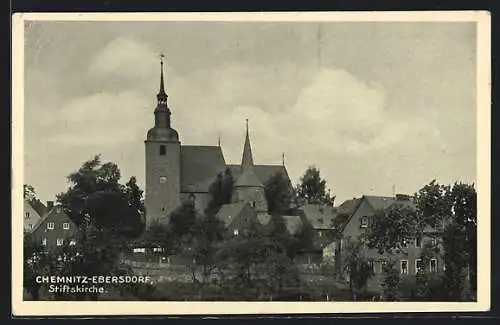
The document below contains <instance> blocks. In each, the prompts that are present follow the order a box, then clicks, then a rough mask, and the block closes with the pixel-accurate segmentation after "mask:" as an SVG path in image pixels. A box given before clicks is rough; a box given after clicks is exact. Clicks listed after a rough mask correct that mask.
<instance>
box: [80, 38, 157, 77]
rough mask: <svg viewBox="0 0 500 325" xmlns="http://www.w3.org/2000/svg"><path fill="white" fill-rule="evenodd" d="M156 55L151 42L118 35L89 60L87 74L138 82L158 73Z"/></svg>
mask: <svg viewBox="0 0 500 325" xmlns="http://www.w3.org/2000/svg"><path fill="white" fill-rule="evenodd" d="M158 55H159V51H156V49H155V48H154V46H152V45H151V43H147V42H143V41H140V40H136V39H130V38H125V37H119V38H116V39H114V40H113V41H111V42H110V43H109V44H107V45H106V47H104V49H102V51H100V52H99V53H98V54H97V55H96V56H95V57H94V58H93V59H92V60H91V62H90V64H89V68H88V72H89V76H90V77H91V78H98V79H99V78H104V79H116V80H117V81H120V82H123V81H124V80H129V81H134V82H135V83H138V82H141V81H143V80H145V79H147V78H149V77H150V76H151V75H152V74H154V73H158Z"/></svg>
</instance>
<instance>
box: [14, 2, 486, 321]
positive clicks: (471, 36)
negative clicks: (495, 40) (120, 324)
mask: <svg viewBox="0 0 500 325" xmlns="http://www.w3.org/2000/svg"><path fill="white" fill-rule="evenodd" d="M13 28H14V32H13V65H12V69H13V70H12V71H13V107H12V126H13V128H12V130H13V131H12V132H13V133H12V147H13V156H12V161H13V187H12V197H13V201H12V202H13V210H12V237H13V259H12V269H13V282H12V283H13V286H12V296H13V303H14V310H13V311H14V313H16V310H17V311H18V312H19V313H20V314H25V315H35V316H36V315H45V314H47V313H48V314H51V315H66V314H89V313H91V314H103V315H105V314H110V313H113V314H122V315H126V314H129V313H132V314H165V313H166V314H190V313H196V314H204V313H206V314H214V313H216V314H240V313H245V314H259V313H264V314H265V313H268V314H269V313H274V314H279V313H311V312H312V313H339V312H340V313H342V312H371V311H375V312H391V311H412V312H415V311H426V310H429V311H460V310H468V311H481V310H487V309H488V308H489V301H490V300H489V299H490V297H489V294H490V292H489V290H490V289H489V287H490V271H489V266H490V241H489V240H490V229H489V223H490V206H489V202H490V201H489V200H490V165H489V164H490V158H489V157H490V156H489V155H490V133H489V132H490V110H491V107H490V105H491V104H490V99H489V96H490V53H489V48H490V47H489V46H490V44H489V42H490V37H489V33H490V30H489V28H490V25H489V15H488V14H487V13H485V12H472V11H471V12H461V13H458V12H441V13H437V12H434V13H432V12H427V13H424V12H420V13H419V12H407V13H402V12H401V13H398V14H391V13H390V12H386V13H382V12H380V13H374V12H370V13H369V12H365V13H358V14H354V13H348V12H346V13H326V12H324V13H321V14H318V13H316V14H315V13H307V12H304V13H281V14H280V13H274V14H273V13H245V14H243V13H224V14H222V13H200V14H196V13H185V14H180V13H178V14H175V13H163V14H112V13H108V14H18V15H17V16H16V17H15V19H14V25H13ZM478 248H479V249H478ZM88 302H94V303H93V304H91V305H89V304H88ZM125 302H137V304H135V303H134V304H127V305H124V303H125ZM153 302H154V303H153ZM196 306H198V307H196ZM94 307H95V308H94ZM73 309H75V310H73ZM205 310H206V311H205Z"/></svg>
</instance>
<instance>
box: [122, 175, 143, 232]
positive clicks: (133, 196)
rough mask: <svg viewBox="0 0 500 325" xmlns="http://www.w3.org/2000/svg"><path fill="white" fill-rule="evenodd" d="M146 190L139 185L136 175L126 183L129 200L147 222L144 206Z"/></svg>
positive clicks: (126, 193) (126, 194)
mask: <svg viewBox="0 0 500 325" xmlns="http://www.w3.org/2000/svg"><path fill="white" fill-rule="evenodd" d="M143 193H144V191H143V190H141V189H140V188H139V186H138V185H137V180H136V178H135V176H132V177H130V179H129V181H128V182H127V184H125V196H126V198H127V202H128V203H129V204H130V205H131V206H132V207H133V208H134V209H135V210H136V211H138V212H139V215H140V216H141V220H143V222H145V217H146V208H145V207H144V200H143V199H142V195H143Z"/></svg>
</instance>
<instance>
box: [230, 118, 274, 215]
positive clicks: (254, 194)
mask: <svg viewBox="0 0 500 325" xmlns="http://www.w3.org/2000/svg"><path fill="white" fill-rule="evenodd" d="M246 122H247V125H246V137H245V145H244V147H243V157H242V159H241V175H240V177H238V179H237V181H236V183H235V184H234V191H233V202H248V203H250V205H252V206H253V207H254V209H255V211H256V212H257V213H267V201H266V195H265V191H264V185H263V184H262V182H261V181H260V180H259V178H258V177H257V175H256V174H255V170H254V164H253V156H252V146H251V145H250V136H249V134H248V119H247V120H246Z"/></svg>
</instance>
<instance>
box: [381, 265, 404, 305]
mask: <svg viewBox="0 0 500 325" xmlns="http://www.w3.org/2000/svg"><path fill="white" fill-rule="evenodd" d="M382 272H383V273H384V280H383V282H382V288H383V296H384V300H385V301H396V300H398V287H399V281H400V279H399V272H398V270H397V269H396V262H395V261H394V260H389V261H387V263H386V264H385V265H384V266H383V267H382Z"/></svg>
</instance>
